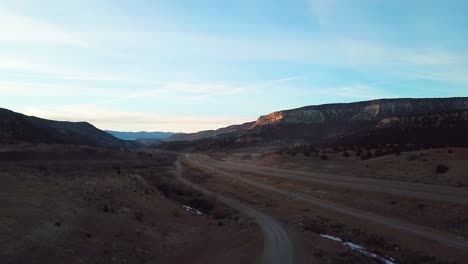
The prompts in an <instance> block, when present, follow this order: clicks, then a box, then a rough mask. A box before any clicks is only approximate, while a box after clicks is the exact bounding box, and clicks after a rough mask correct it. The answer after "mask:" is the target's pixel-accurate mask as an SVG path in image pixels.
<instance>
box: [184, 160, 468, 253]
mask: <svg viewBox="0 0 468 264" xmlns="http://www.w3.org/2000/svg"><path fill="white" fill-rule="evenodd" d="M187 160H188V161H189V162H190V163H192V164H194V165H196V166H197V167H201V168H205V169H207V170H210V171H212V172H215V174H216V175H219V176H224V177H230V178H234V179H236V180H239V181H242V182H244V183H247V184H249V185H252V186H255V187H257V188H261V189H265V190H268V191H273V192H276V193H279V194H282V195H285V196H291V195H292V196H294V197H295V198H297V199H300V200H303V201H306V202H309V203H312V204H315V205H318V206H320V207H322V208H326V209H328V210H332V211H335V212H338V213H342V214H345V215H349V216H353V217H356V218H360V219H363V220H366V221H371V222H376V223H379V224H382V225H385V226H388V227H391V228H394V229H397V230H400V231H404V232H406V233H409V234H413V235H416V236H419V237H422V238H425V239H429V240H433V241H438V242H440V243H443V244H446V245H450V246H454V247H457V248H461V249H468V241H466V240H465V239H463V238H460V237H456V236H453V235H449V234H446V233H441V232H437V231H434V230H431V229H428V228H424V227H421V226H417V225H413V224H409V223H405V222H402V221H399V220H395V219H390V218H387V217H382V216H380V215H376V214H372V213H369V212H365V211H361V210H356V209H353V208H349V207H346V206H341V205H338V204H335V203H331V202H328V201H325V200H321V199H318V198H315V197H312V196H309V195H306V194H302V193H293V192H291V191H286V190H283V189H280V188H277V187H274V186H271V185H268V184H265V183H261V182H258V181H254V180H251V179H248V178H246V177H243V176H242V175H241V174H240V173H233V172H229V171H227V170H231V171H232V170H234V171H247V172H249V173H256V174H258V173H264V171H265V170H276V169H270V168H262V167H259V168H258V170H259V171H256V170H255V167H254V166H248V165H244V164H240V163H232V162H226V163H224V162H222V161H216V160H213V159H210V158H209V157H206V156H201V155H190V156H188V157H187ZM281 171H283V173H285V172H289V171H285V170H281ZM275 174H278V171H276V173H275ZM283 177H286V176H283ZM337 177H343V176H337ZM359 179H360V178H359ZM364 180H372V181H379V180H375V179H364ZM385 182H388V181H385ZM343 184H346V183H343ZM367 184H368V185H367V186H369V184H370V183H367ZM383 184H385V183H383ZM395 184H396V183H395ZM404 184H408V183H404ZM408 185H410V187H409V189H411V188H415V187H416V186H419V185H420V184H418V185H415V184H413V185H411V184H408ZM346 186H348V185H346ZM425 187H426V186H425ZM427 187H428V188H426V189H424V188H422V190H424V191H425V192H412V191H410V190H408V189H406V191H405V192H404V193H423V194H424V193H426V194H429V193H427V192H428V190H430V189H431V187H434V186H427ZM437 187H439V186H435V188H436V189H437V190H438V191H439V192H447V189H446V188H447V187H442V188H437ZM389 188H390V189H392V188H395V186H391V185H390V187H389ZM402 188H403V187H402ZM394 191H395V192H397V190H396V189H394ZM397 194H398V193H397ZM458 194H459V193H457V195H458Z"/></svg>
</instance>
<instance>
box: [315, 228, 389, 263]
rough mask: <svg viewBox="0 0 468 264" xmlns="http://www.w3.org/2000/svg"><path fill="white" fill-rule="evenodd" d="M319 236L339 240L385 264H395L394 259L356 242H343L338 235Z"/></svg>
mask: <svg viewBox="0 0 468 264" xmlns="http://www.w3.org/2000/svg"><path fill="white" fill-rule="evenodd" d="M320 236H321V237H324V238H328V239H331V240H333V241H337V242H341V243H342V244H343V245H345V246H347V247H349V248H351V249H352V250H355V251H357V252H359V253H361V254H364V255H366V256H368V257H371V258H375V259H378V260H380V261H382V262H383V263H385V264H396V261H395V259H394V258H389V259H387V258H384V257H381V256H379V255H377V254H375V253H372V252H370V251H368V250H367V249H366V248H365V247H363V246H361V245H358V244H354V243H352V242H349V241H348V242H344V241H343V239H341V238H339V237H335V236H330V235H325V234H320Z"/></svg>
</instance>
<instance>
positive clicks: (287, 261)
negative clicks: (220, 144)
mask: <svg viewBox="0 0 468 264" xmlns="http://www.w3.org/2000/svg"><path fill="white" fill-rule="evenodd" d="M176 177H177V179H178V180H179V181H181V182H182V183H184V184H186V185H188V186H190V187H192V188H193V189H196V190H197V191H199V192H201V193H203V194H205V195H208V196H212V197H215V198H216V199H217V200H218V201H220V202H222V203H224V204H225V205H227V206H229V207H231V208H234V209H235V210H237V211H239V212H241V213H243V214H245V215H247V216H249V217H250V218H252V219H253V220H254V221H255V222H256V223H257V224H258V225H259V226H260V227H261V229H262V231H263V234H264V249H263V255H262V263H265V264H292V263H293V262H294V249H293V246H292V243H291V239H290V238H289V236H288V233H287V232H286V230H285V229H284V228H283V227H282V226H281V224H279V223H278V222H277V221H275V220H274V219H273V218H271V217H270V216H268V215H266V214H264V213H262V212H260V211H258V210H255V209H254V208H252V207H249V206H247V205H245V204H243V203H240V202H238V201H236V200H233V199H230V198H228V197H225V196H222V195H219V194H217V193H214V192H211V191H208V190H206V189H204V188H203V187H201V186H200V185H198V184H195V183H193V182H190V181H188V180H187V179H185V178H183V177H182V166H181V164H180V161H179V160H177V161H176Z"/></svg>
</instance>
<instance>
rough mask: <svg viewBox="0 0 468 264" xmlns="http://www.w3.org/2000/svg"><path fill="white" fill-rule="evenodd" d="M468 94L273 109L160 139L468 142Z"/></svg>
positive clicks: (203, 145)
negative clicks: (228, 123)
mask: <svg viewBox="0 0 468 264" xmlns="http://www.w3.org/2000/svg"><path fill="white" fill-rule="evenodd" d="M467 113H468V97H457V98H427V99H411V98H403V99H380V100H372V101H364V102H356V103H344V104H325V105H317V106H306V107H301V108H297V109H291V110H284V111H278V112H274V113H271V114H268V115H265V116H261V117H259V118H258V119H257V121H255V122H251V123H246V124H243V125H238V126H230V127H227V128H222V129H219V130H216V131H208V132H207V131H202V132H199V133H195V134H189V135H182V136H173V137H171V138H169V139H168V140H167V141H171V140H178V139H180V140H184V142H180V141H179V142H168V143H165V144H162V145H160V146H161V147H164V148H167V145H169V146H170V148H173V149H202V150H205V149H206V150H213V149H223V148H232V147H246V146H261V145H265V146H273V145H287V144H293V143H294V142H298V141H302V142H308V143H311V144H359V145H362V144H369V143H371V142H372V144H391V143H394V144H396V143H399V144H412V143H417V144H423V145H431V144H432V145H446V144H451V145H453V144H457V145H468V136H465V135H468V116H467Z"/></svg>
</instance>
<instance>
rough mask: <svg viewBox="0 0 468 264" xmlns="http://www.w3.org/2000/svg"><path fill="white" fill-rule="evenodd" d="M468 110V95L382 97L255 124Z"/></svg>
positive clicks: (273, 115)
mask: <svg viewBox="0 0 468 264" xmlns="http://www.w3.org/2000/svg"><path fill="white" fill-rule="evenodd" d="M464 109H468V98H467V97H457V98H430V99H380V100H373V101H366V102H357V103H349V104H326V105H317V106H306V107H302V108H297V109H292V110H285V111H278V112H274V113H271V114H269V115H266V116H261V117H260V118H258V120H257V121H256V122H255V124H254V125H253V127H258V126H264V125H272V124H295V125H299V124H323V123H333V122H335V123H336V122H339V123H365V122H378V121H380V120H382V119H384V118H388V117H404V116H411V115H419V114H424V113H437V112H447V111H453V110H464Z"/></svg>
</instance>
